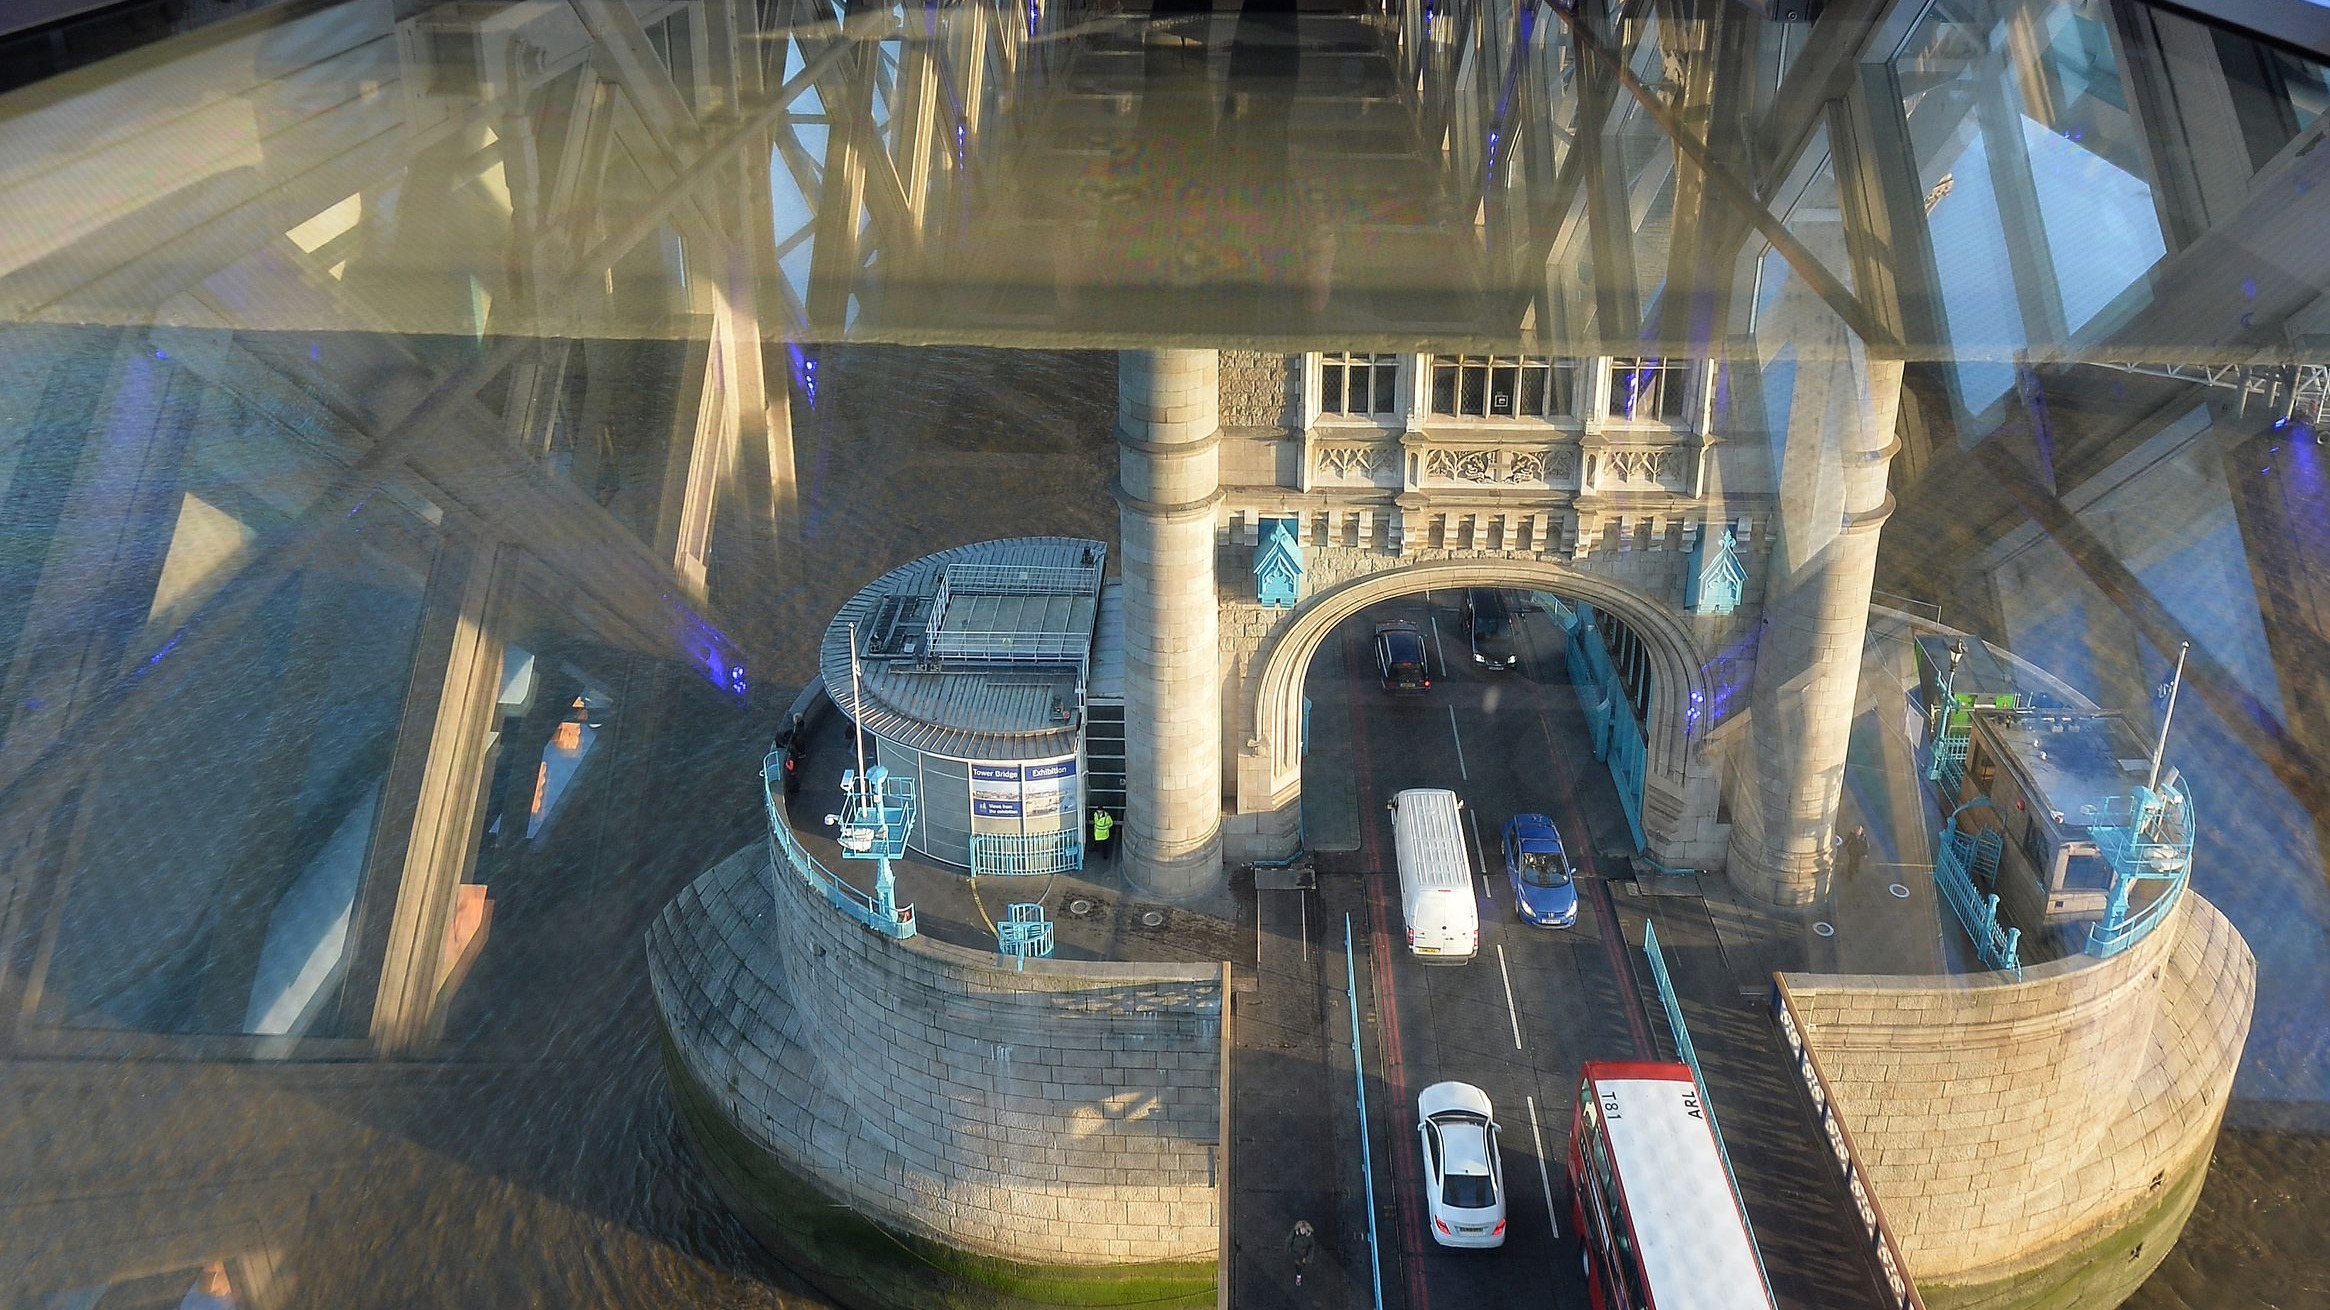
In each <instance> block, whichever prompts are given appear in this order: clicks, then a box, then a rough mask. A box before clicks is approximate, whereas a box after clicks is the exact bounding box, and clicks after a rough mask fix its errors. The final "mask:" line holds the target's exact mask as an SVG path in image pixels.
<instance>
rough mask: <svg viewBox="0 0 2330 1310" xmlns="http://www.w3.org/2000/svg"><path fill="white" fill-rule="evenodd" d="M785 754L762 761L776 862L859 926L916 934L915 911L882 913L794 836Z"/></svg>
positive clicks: (871, 898) (891, 933) (885, 932)
mask: <svg viewBox="0 0 2330 1310" xmlns="http://www.w3.org/2000/svg"><path fill="white" fill-rule="evenodd" d="M783 758H784V755H783V752H781V751H771V752H769V754H768V757H767V758H766V759H764V760H762V761H761V798H762V800H763V801H765V802H766V804H767V806H768V814H769V849H770V851H771V852H772V853H773V854H774V856H775V858H776V862H777V863H778V864H780V865H785V866H789V867H790V868H791V869H792V870H793V872H794V873H795V874H797V875H798V876H799V877H800V879H801V880H802V881H803V882H805V883H808V884H809V886H810V887H811V888H813V889H814V890H815V891H816V892H817V893H818V894H819V895H821V896H823V897H824V898H825V900H826V903H827V904H829V905H831V906H833V908H835V909H837V910H840V911H841V912H842V913H843V914H846V915H848V916H849V917H850V918H852V919H855V920H857V921H858V923H859V924H860V925H862V926H864V927H866V928H870V929H872V930H873V931H875V932H878V933H881V934H882V935H883V936H885V937H896V938H901V939H903V938H907V937H912V936H914V934H915V931H916V929H915V926H914V907H913V906H911V905H901V906H899V907H898V913H897V916H896V917H895V918H892V917H891V916H889V915H885V914H883V913H882V910H881V905H880V903H879V902H878V901H876V900H875V899H874V896H873V894H872V893H871V892H865V891H860V890H859V889H857V888H856V887H853V886H851V885H850V884H849V883H847V882H844V881H843V880H842V879H841V878H839V877H837V876H835V874H834V873H833V871H832V870H830V869H828V868H826V867H825V866H824V865H823V864H820V863H818V861H817V857H816V856H814V855H811V854H810V853H809V850H808V848H807V847H805V846H803V845H801V839H800V838H798V837H795V836H794V835H793V825H792V824H790V823H788V822H787V821H786V820H785V812H784V806H783V802H782V801H780V800H779V799H778V797H780V796H782V795H783V794H784V785H785V784H784V773H783V770H784V764H783Z"/></svg>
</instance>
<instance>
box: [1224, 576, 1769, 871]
mask: <svg viewBox="0 0 2330 1310" xmlns="http://www.w3.org/2000/svg"><path fill="white" fill-rule="evenodd" d="M1466 587H1496V588H1502V589H1506V590H1519V591H1539V592H1548V593H1551V594H1553V595H1557V596H1560V597H1562V598H1563V599H1565V600H1570V601H1584V602H1587V603H1589V604H1591V605H1593V606H1594V607H1595V608H1597V609H1599V610H1602V611H1605V612H1607V613H1609V614H1610V615H1613V616H1615V617H1616V618H1617V619H1618V620H1619V621H1621V622H1622V623H1624V624H1625V625H1626V626H1627V628H1629V629H1630V630H1632V631H1633V633H1634V634H1635V635H1636V636H1637V637H1639V638H1640V639H1641V644H1642V648H1643V651H1644V653H1645V654H1646V655H1647V657H1648V659H1649V664H1650V670H1649V671H1650V696H1649V715H1648V717H1647V719H1646V720H1645V722H1644V723H1643V735H1644V743H1643V745H1644V761H1643V765H1644V767H1643V795H1642V797H1641V798H1640V799H1641V814H1642V821H1643V828H1644V838H1645V845H1646V847H1647V849H1648V850H1649V852H1650V853H1651V855H1652V856H1653V858H1656V859H1660V860H1663V861H1667V862H1670V863H1681V862H1688V863H1696V864H1702V865H1704V864H1709V863H1712V862H1713V860H1714V859H1715V858H1716V857H1717V856H1718V854H1719V852H1720V850H1721V844H1722V843H1721V838H1720V837H1719V836H1715V835H1713V834H1707V835H1704V836H1695V835H1694V834H1693V833H1691V832H1689V831H1687V830H1686V829H1687V827H1688V825H1686V823H1685V820H1686V819H1687V818H1688V817H1690V812H1691V811H1692V810H1694V809H1696V808H1704V809H1705V810H1706V811H1708V813H1707V816H1706V817H1708V818H1710V819H1712V817H1713V814H1712V812H1713V809H1714V799H1715V798H1714V794H1713V789H1714V782H1715V780H1714V778H1713V776H1712V771H1711V768H1710V767H1709V766H1707V765H1705V764H1703V763H1701V762H1700V761H1698V760H1697V758H1696V755H1697V750H1696V741H1695V739H1694V735H1693V732H1692V728H1693V726H1694V725H1693V723H1692V722H1691V720H1692V719H1693V717H1694V716H1693V714H1692V709H1693V707H1695V706H1705V705H1707V704H1710V703H1711V702H1710V700H1709V697H1708V683H1707V674H1706V668H1705V665H1706V661H1705V660H1704V659H1703V658H1701V656H1700V654H1699V649H1698V643H1697V641H1696V640H1695V639H1694V638H1693V637H1692V634H1691V631H1690V629H1689V628H1688V627H1687V626H1686V623H1685V620H1684V618H1683V617H1682V616H1680V615H1679V614H1677V613H1676V612H1675V611H1674V610H1673V609H1672V608H1671V607H1670V606H1668V605H1667V604H1665V603H1664V602H1661V601H1659V600H1656V599H1654V598H1652V597H1650V596H1648V595H1646V594H1644V593H1643V592H1641V591H1638V590H1636V589H1635V588H1632V587H1629V586H1627V585H1625V584H1624V583H1621V582H1617V581H1614V580H1612V579H1610V578H1606V577H1601V576H1598V575H1596V574H1593V573H1586V572H1582V571H1580V570H1577V569H1573V568H1570V567H1568V566H1566V565H1562V564H1559V563H1555V562H1553V561H1551V560H1538V559H1527V558H1497V557H1482V558H1472V559H1453V560H1434V561H1429V562H1426V563H1419V564H1411V565H1407V566H1404V567H1400V568H1395V569H1387V570H1384V571H1382V572H1378V573H1371V574H1368V575H1366V576H1363V577H1359V578H1354V579H1351V580H1350V581H1347V582H1344V583H1341V584H1339V585H1337V586H1334V587H1330V588H1328V589H1327V590H1325V591H1322V592H1320V593H1318V594H1316V595H1313V596H1311V597H1309V598H1308V599H1306V600H1305V601H1304V602H1303V603H1302V604H1301V605H1300V606H1299V607H1298V608H1297V609H1296V610H1295V613H1294V616H1293V617H1292V618H1291V619H1289V620H1288V621H1287V622H1286V623H1285V624H1284V625H1283V626H1281V627H1280V629H1279V630H1278V632H1277V633H1276V634H1275V635H1274V636H1273V637H1272V638H1271V639H1270V641H1269V643H1268V644H1267V645H1266V646H1265V648H1264V653H1263V655H1262V658H1261V662H1260V665H1259V668H1258V672H1257V674H1256V676H1255V677H1254V678H1253V679H1252V680H1251V681H1250V682H1249V683H1248V684H1247V687H1246V694H1245V696H1244V703H1243V704H1241V705H1240V706H1239V713H1240V714H1241V716H1242V717H1243V723H1242V725H1241V726H1242V727H1243V728H1244V732H1243V734H1242V735H1243V740H1244V748H1243V750H1242V751H1241V754H1240V757H1239V760H1238V776H1237V802H1236V803H1237V812H1238V813H1239V814H1241V815H1273V814H1275V815H1279V816H1283V822H1282V823H1281V824H1280V825H1278V826H1279V827H1280V828H1281V829H1282V830H1283V831H1285V832H1286V833H1287V834H1288V837H1289V838H1290V839H1291V836H1292V829H1293V823H1294V819H1293V816H1294V815H1295V814H1296V813H1297V807H1298V806H1299V805H1300V804H1301V801H1302V787H1303V685H1304V680H1305V678H1306V676H1307V675H1308V673H1309V670H1310V667H1311V659H1312V657H1313V656H1314V655H1316V654H1317V653H1318V651H1319V648H1320V646H1321V645H1322V644H1323V643H1324V642H1325V641H1326V640H1327V639H1328V637H1329V636H1330V635H1331V634H1333V633H1334V632H1335V631H1336V629H1337V628H1338V627H1339V626H1340V625H1341V624H1342V623H1343V622H1344V621H1345V620H1347V619H1350V618H1352V617H1353V616H1354V615H1357V614H1359V613H1360V612H1362V611H1364V610H1366V609H1368V608H1370V607H1371V606H1375V605H1379V604H1382V603H1384V602H1386V601H1392V600H1398V599H1400V598H1402V597H1406V596H1413V595H1418V594H1421V593H1423V592H1426V591H1439V590H1458V589H1462V588H1466ZM1694 802H1698V803H1697V804H1694Z"/></svg>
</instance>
